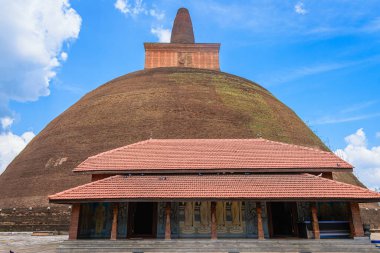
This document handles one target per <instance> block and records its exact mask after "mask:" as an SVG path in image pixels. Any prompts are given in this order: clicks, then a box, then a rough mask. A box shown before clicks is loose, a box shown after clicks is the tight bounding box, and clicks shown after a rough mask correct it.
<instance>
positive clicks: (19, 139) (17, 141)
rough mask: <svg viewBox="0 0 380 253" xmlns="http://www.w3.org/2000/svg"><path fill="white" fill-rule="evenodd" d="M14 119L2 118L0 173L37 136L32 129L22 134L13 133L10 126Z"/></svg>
mask: <svg viewBox="0 0 380 253" xmlns="http://www.w3.org/2000/svg"><path fill="white" fill-rule="evenodd" d="M13 121H14V119H12V118H10V117H4V118H1V119H0V122H1V127H2V132H1V133H0V174H1V173H3V171H4V170H5V168H6V167H7V166H8V165H9V164H10V163H11V161H12V160H13V159H14V158H15V157H16V156H17V155H18V154H19V153H20V152H21V151H22V150H23V149H24V148H25V146H26V145H27V144H28V143H29V142H30V141H31V140H32V139H33V138H34V136H35V134H34V133H33V132H31V131H27V132H25V133H23V134H22V135H16V134H14V133H12V132H11V131H10V127H11V125H12V123H13Z"/></svg>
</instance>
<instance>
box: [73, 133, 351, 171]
mask: <svg viewBox="0 0 380 253" xmlns="http://www.w3.org/2000/svg"><path fill="white" fill-rule="evenodd" d="M221 169H226V170H231V169H248V170H250V169H254V171H259V169H262V170H265V171H268V170H271V169H277V170H278V169H281V171H286V170H285V169H296V170H297V171H303V170H304V171H309V170H310V169H331V170H332V169H334V170H341V169H345V170H347V169H350V170H351V169H352V166H351V165H350V164H348V163H347V162H345V161H343V160H342V159H340V158H339V157H337V156H336V155H335V154H333V153H331V152H326V151H321V150H319V149H313V148H307V147H303V146H297V145H291V144H285V143H281V142H275V141H269V140H265V139H262V138H259V139H165V140H155V139H153V140H147V141H142V142H138V143H135V144H132V145H128V146H124V147H121V148H117V149H113V150H110V151H107V152H104V153H100V154H98V155H95V156H91V157H89V158H88V159H86V160H85V161H84V162H82V163H81V164H80V165H79V166H78V167H77V168H76V169H74V171H77V172H80V171H82V172H83V171H116V172H122V171H125V172H131V171H148V170H149V171H157V172H158V171H163V170H167V171H177V172H178V171H184V170H221ZM305 169H306V170H305Z"/></svg>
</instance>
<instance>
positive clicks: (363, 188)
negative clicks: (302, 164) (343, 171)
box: [303, 173, 380, 195]
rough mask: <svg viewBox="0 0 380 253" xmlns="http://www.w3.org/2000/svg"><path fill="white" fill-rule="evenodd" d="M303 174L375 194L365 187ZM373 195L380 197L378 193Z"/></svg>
mask: <svg viewBox="0 0 380 253" xmlns="http://www.w3.org/2000/svg"><path fill="white" fill-rule="evenodd" d="M303 174H305V175H308V176H310V177H317V178H320V179H323V180H325V181H333V182H335V183H337V184H340V185H344V186H349V187H354V188H357V189H360V190H362V191H363V190H364V191H367V192H370V193H374V192H375V191H372V190H370V189H368V188H365V187H360V186H357V185H353V184H348V183H344V182H340V181H337V180H334V179H329V178H325V177H322V176H316V175H313V174H310V173H303ZM375 193H377V194H379V195H380V193H379V192H375Z"/></svg>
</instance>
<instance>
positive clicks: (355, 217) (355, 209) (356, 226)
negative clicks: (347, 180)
mask: <svg viewBox="0 0 380 253" xmlns="http://www.w3.org/2000/svg"><path fill="white" fill-rule="evenodd" d="M350 209H351V217H350V228H351V236H352V237H361V236H364V230H363V223H362V219H361V217H360V208H359V204H358V203H355V202H351V203H350Z"/></svg>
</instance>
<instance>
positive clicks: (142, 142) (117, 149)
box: [74, 139, 152, 170]
mask: <svg viewBox="0 0 380 253" xmlns="http://www.w3.org/2000/svg"><path fill="white" fill-rule="evenodd" d="M151 140H152V139H147V140H143V141H138V142H135V143H132V144H128V145H124V146H121V147H118V148H114V149H111V150H107V151H104V152H101V153H99V154H96V155H93V156H89V157H87V159H85V160H84V161H83V162H81V163H80V164H79V165H78V166H77V167H76V168H79V167H81V166H82V164H84V163H85V162H86V161H87V160H88V159H91V158H96V157H99V156H103V155H106V154H110V153H113V152H115V151H119V150H123V149H128V148H131V147H132V146H137V145H141V144H145V143H148V142H149V141H151ZM74 170H75V169H74Z"/></svg>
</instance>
